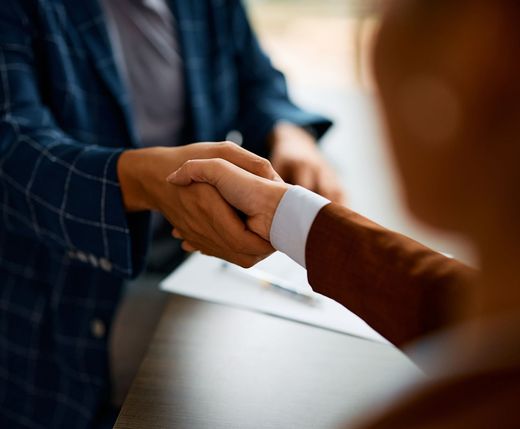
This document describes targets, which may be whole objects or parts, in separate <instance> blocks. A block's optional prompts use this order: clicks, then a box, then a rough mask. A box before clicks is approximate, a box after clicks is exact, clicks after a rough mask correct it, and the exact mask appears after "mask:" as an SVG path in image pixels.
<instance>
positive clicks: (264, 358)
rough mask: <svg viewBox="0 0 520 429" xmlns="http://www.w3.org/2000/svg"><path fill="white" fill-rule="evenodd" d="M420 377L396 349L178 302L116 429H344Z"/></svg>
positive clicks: (162, 326)
mask: <svg viewBox="0 0 520 429" xmlns="http://www.w3.org/2000/svg"><path fill="white" fill-rule="evenodd" d="M417 372H418V371H417V370H416V368H415V367H414V366H413V364H412V363H411V362H410V361H408V359H407V358H406V357H404V356H403V355H402V354H401V353H400V352H399V351H398V350H396V349H395V348H393V347H391V346H388V345H384V344H380V343H375V342H371V341H367V340H364V339H360V338H355V337H351V336H348V335H343V334H338V333H334V332H330V331H326V330H323V329H319V328H315V327H312V326H307V325H303V324H299V323H297V322H292V321H288V320H283V319H279V318H275V317H271V316H267V315H263V314H259V313H253V312H249V311H246V310H241V309H235V308H230V307H226V306H222V305H219V304H213V303H208V302H204V301H198V300H195V299H191V298H186V297H181V296H178V295H172V296H171V297H170V298H169V303H168V305H167V306H166V309H165V311H164V314H163V316H162V319H161V322H160V323H159V326H158V328H157V331H156V334H155V336H154V338H153V340H152V342H151V344H150V348H149V350H148V353H147V356H146V357H145V359H144V361H143V363H142V366H141V368H140V370H139V373H138V375H137V377H136V378H135V380H134V382H133V385H132V388H131V390H130V392H129V395H128V396H127V398H126V400H125V403H124V405H123V408H122V410H121V413H120V415H119V418H118V420H117V422H116V425H115V428H116V429H140V428H147V429H154V428H177V429H182V428H190V429H205V428H208V429H210V428H211V429H220V428H222V429H224V428H225V429H232V428H240V429H248V428H251V429H253V428H254V429H264V428H265V429H268V428H269V429H270V428H284V429H289V428H298V429H306V428H309V429H311V428H312V429H319V428H336V427H338V425H340V424H341V422H343V421H345V419H348V418H352V417H353V416H356V415H358V413H359V412H360V410H361V409H363V408H364V407H367V406H369V404H370V403H371V400H372V399H373V398H374V396H375V395H376V394H377V392H378V391H380V390H381V386H382V385H385V384H390V385H392V384H394V383H398V382H399V380H401V379H402V378H403V377H407V376H410V375H416V374H417Z"/></svg>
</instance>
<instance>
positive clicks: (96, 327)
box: [90, 319, 107, 340]
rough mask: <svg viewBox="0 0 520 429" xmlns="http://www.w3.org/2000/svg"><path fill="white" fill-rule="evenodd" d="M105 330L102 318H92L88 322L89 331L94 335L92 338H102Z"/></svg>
mask: <svg viewBox="0 0 520 429" xmlns="http://www.w3.org/2000/svg"><path fill="white" fill-rule="evenodd" d="M106 331H107V329H106V327H105V324H104V323H103V321H102V320H100V319H94V320H92V323H91V324H90V332H92V335H93V336H94V338H97V339H98V340H100V339H101V338H104V336H105V333H106Z"/></svg>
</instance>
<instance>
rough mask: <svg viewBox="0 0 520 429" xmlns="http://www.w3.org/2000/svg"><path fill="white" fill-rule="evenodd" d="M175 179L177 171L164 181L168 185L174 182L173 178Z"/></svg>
mask: <svg viewBox="0 0 520 429" xmlns="http://www.w3.org/2000/svg"><path fill="white" fill-rule="evenodd" d="M176 177H177V171H174V172H173V173H172V174H170V175H169V176H168V177H167V178H166V181H167V182H169V183H172V182H174V181H175V178H176Z"/></svg>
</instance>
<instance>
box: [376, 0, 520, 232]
mask: <svg viewBox="0 0 520 429" xmlns="http://www.w3.org/2000/svg"><path fill="white" fill-rule="evenodd" d="M374 64H375V75H376V80H377V84H378V87H379V91H380V95H381V100H382V107H383V112H384V116H385V119H386V123H387V128H388V133H389V137H390V141H391V146H392V149H393V153H394V156H395V160H396V162H397V166H398V169H399V172H400V174H401V177H402V179H403V184H404V191H405V197H406V201H407V204H408V205H409V207H410V209H411V210H412V212H413V213H414V214H415V215H416V216H417V217H418V218H420V219H421V220H423V221H425V222H427V223H428V224H430V225H433V226H436V227H441V228H443V229H449V230H455V231H459V232H463V233H466V234H469V235H470V236H475V234H481V233H482V232H483V231H484V232H486V231H489V233H492V232H496V231H497V229H495V226H497V225H498V222H501V223H502V226H507V224H510V225H518V224H519V219H520V4H519V3H518V1H517V0H393V1H392V2H391V4H390V5H389V8H388V11H387V13H386V16H385V19H384V21H383V24H382V28H381V31H380V33H379V36H378V40H377V44H376V50H375V62H374ZM504 230H507V228H505V229H504Z"/></svg>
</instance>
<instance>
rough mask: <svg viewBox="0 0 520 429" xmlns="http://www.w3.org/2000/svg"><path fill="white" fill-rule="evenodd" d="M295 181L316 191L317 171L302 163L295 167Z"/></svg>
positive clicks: (296, 183)
mask: <svg viewBox="0 0 520 429" xmlns="http://www.w3.org/2000/svg"><path fill="white" fill-rule="evenodd" d="M292 176H293V183H294V184H295V185H300V186H303V187H304V188H307V189H309V190H311V191H316V189H317V187H318V183H317V177H316V176H317V175H316V171H315V169H314V168H313V167H311V166H309V165H307V164H301V165H297V166H295V167H294V171H293V174H292Z"/></svg>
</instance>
